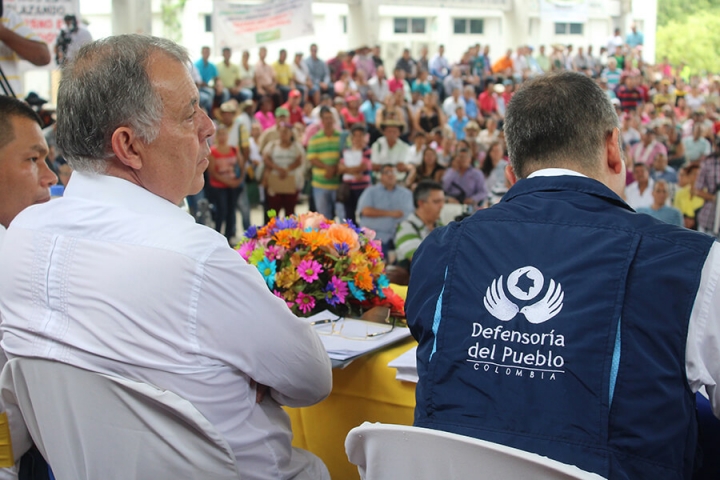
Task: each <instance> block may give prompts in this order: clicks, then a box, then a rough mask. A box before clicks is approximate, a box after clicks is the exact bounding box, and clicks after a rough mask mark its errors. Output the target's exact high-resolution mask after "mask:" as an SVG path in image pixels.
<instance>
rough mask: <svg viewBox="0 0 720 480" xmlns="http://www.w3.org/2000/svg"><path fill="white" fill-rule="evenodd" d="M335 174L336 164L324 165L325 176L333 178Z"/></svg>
mask: <svg viewBox="0 0 720 480" xmlns="http://www.w3.org/2000/svg"><path fill="white" fill-rule="evenodd" d="M335 175H337V166H335V165H328V166H327V167H325V178H333V177H334V176H335Z"/></svg>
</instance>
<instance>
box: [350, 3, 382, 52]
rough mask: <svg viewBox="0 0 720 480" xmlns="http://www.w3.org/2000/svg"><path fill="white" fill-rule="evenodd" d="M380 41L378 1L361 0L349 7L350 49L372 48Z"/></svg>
mask: <svg viewBox="0 0 720 480" xmlns="http://www.w3.org/2000/svg"><path fill="white" fill-rule="evenodd" d="M379 40H380V9H379V3H378V0H359V1H358V2H357V3H352V4H349V5H348V48H350V49H355V48H358V47H361V46H363V45H367V46H369V47H372V46H373V45H378V44H379Z"/></svg>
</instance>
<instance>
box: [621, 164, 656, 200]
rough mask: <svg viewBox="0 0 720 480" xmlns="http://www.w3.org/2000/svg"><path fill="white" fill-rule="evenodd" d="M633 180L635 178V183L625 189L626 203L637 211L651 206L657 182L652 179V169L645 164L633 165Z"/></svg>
mask: <svg viewBox="0 0 720 480" xmlns="http://www.w3.org/2000/svg"><path fill="white" fill-rule="evenodd" d="M633 178H635V181H634V182H632V183H631V184H630V185H628V186H627V187H625V201H626V202H627V204H628V205H630V206H631V207H632V208H634V209H635V210H637V209H638V208H642V207H649V206H651V205H652V203H653V196H652V192H653V185H654V183H655V182H654V181H653V179H652V178H650V167H648V166H647V165H646V164H644V163H635V164H634V165H633Z"/></svg>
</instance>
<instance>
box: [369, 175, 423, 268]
mask: <svg viewBox="0 0 720 480" xmlns="http://www.w3.org/2000/svg"><path fill="white" fill-rule="evenodd" d="M412 212H413V196H412V192H410V190H408V189H407V188H405V187H403V186H402V185H398V182H397V175H396V171H395V167H394V166H393V165H383V166H382V167H381V169H380V182H379V183H378V184H376V185H372V186H370V187H368V188H366V189H365V191H364V192H363V193H362V195H360V198H359V199H358V205H357V218H358V223H359V225H360V226H362V227H367V228H369V229H371V230H373V231H375V234H376V237H375V238H377V239H378V240H380V241H381V242H382V251H383V254H384V255H385V258H388V259H389V256H390V252H391V251H392V250H394V247H395V246H394V242H393V240H394V239H395V232H396V231H397V228H398V225H400V222H402V221H403V220H405V218H407V216H408V215H410V214H411V213H412ZM389 263H393V262H392V261H391V260H389Z"/></svg>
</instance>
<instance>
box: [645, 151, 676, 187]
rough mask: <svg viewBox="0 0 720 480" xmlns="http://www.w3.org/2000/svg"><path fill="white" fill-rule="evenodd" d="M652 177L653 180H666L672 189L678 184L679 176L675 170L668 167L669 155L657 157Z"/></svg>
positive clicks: (651, 172) (651, 173) (651, 171)
mask: <svg viewBox="0 0 720 480" xmlns="http://www.w3.org/2000/svg"><path fill="white" fill-rule="evenodd" d="M650 176H651V177H652V179H653V180H655V181H657V180H665V181H666V182H668V183H669V184H670V188H673V185H675V184H676V183H678V174H677V172H676V171H675V169H674V168H672V167H671V166H669V165H668V159H667V155H662V154H660V155H658V156H657V157H655V161H654V162H653V166H652V169H651V170H650Z"/></svg>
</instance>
